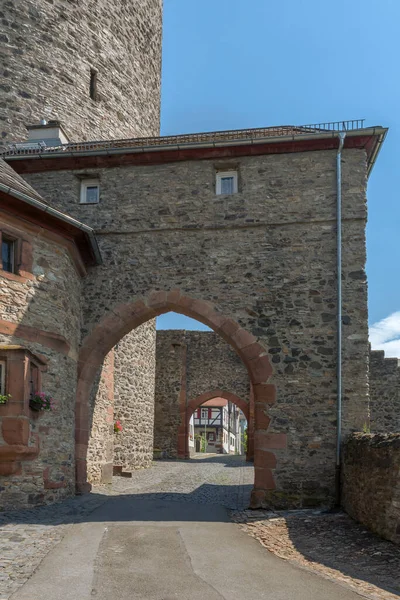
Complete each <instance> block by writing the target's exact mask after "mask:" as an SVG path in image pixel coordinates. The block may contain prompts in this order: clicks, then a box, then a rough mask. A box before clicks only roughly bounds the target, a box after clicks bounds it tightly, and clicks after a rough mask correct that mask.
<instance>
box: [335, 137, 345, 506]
mask: <svg viewBox="0 0 400 600" xmlns="http://www.w3.org/2000/svg"><path fill="white" fill-rule="evenodd" d="M345 137H346V133H345V132H340V133H339V147H338V151H337V155H336V272H337V405H336V469H335V492H336V493H335V496H336V498H335V500H336V502H335V504H336V506H337V507H338V506H340V492H341V485H340V475H341V445H342V149H343V145H344V139H345Z"/></svg>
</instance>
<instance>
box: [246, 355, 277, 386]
mask: <svg viewBox="0 0 400 600" xmlns="http://www.w3.org/2000/svg"><path fill="white" fill-rule="evenodd" d="M245 362H246V365H247V368H248V369H249V371H250V377H251V380H252V382H253V384H254V386H255V385H256V384H259V383H264V382H265V381H267V379H268V378H269V377H270V376H271V375H272V367H271V365H270V363H269V360H268V357H267V356H259V357H258V358H255V359H252V360H246V361H245Z"/></svg>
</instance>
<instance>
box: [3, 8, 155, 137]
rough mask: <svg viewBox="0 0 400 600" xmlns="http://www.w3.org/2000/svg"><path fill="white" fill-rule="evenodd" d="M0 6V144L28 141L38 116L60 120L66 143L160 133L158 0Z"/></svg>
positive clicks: (38, 118)
mask: <svg viewBox="0 0 400 600" xmlns="http://www.w3.org/2000/svg"><path fill="white" fill-rule="evenodd" d="M1 9H2V10H1V17H2V20H1V21H0V23H1V32H0V35H1V36H2V37H1V38H0V39H1V44H0V64H1V71H0V73H1V79H2V85H1V86H0V100H1V103H0V142H1V140H3V142H5V141H12V140H17V141H21V140H24V139H26V137H27V131H26V129H25V125H27V124H32V123H38V122H39V120H40V119H41V118H43V117H45V118H47V119H59V120H61V121H63V122H64V124H65V127H66V130H67V133H69V135H70V136H71V139H72V141H81V140H87V139H91V140H93V139H110V138H121V137H125V138H126V137H139V136H146V135H147V136H152V135H158V132H159V123H160V119H159V117H160V79H161V36H162V0H135V2H128V3H127V2H124V0H112V2H109V1H105V0H99V1H97V0H96V1H90V2H79V3H76V2H73V3H68V2H67V3H65V2H64V3H59V2H49V1H47V0H26V1H24V2H16V3H15V2H3V3H2V6H1ZM91 69H95V70H97V99H96V100H92V99H91V97H90V94H89V90H90V71H91Z"/></svg>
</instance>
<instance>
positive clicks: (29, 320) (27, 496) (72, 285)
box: [0, 218, 82, 510]
mask: <svg viewBox="0 0 400 600" xmlns="http://www.w3.org/2000/svg"><path fill="white" fill-rule="evenodd" d="M0 221H1V218H0ZM20 235H21V237H22V238H23V239H24V238H25V239H28V240H29V239H30V241H31V243H32V252H33V257H32V258H33V264H32V277H31V278H25V277H17V276H11V277H10V276H8V274H3V272H0V294H1V302H0V344H1V345H2V346H4V345H7V346H8V345H20V346H23V347H25V348H28V349H29V350H30V351H31V352H33V353H34V354H36V355H39V356H41V357H42V358H43V359H44V360H45V361H46V362H47V365H46V369H45V371H44V372H43V374H42V390H43V391H45V392H48V393H50V394H51V395H52V396H53V398H54V399H55V402H56V409H55V410H54V412H41V413H37V414H31V418H30V440H29V445H30V446H33V445H35V444H38V445H39V448H40V451H39V455H38V456H37V458H35V459H34V460H30V461H22V462H21V467H20V469H19V470H18V471H17V472H16V473H15V474H13V475H0V510H5V509H12V508H23V507H29V506H34V505H36V504H41V503H49V502H54V501H59V500H61V499H63V498H65V497H67V496H70V495H72V494H73V493H74V488H75V469H74V457H75V452H74V431H75V395H76V380H77V368H76V366H77V356H78V348H79V341H80V328H81V307H80V296H81V290H82V287H81V278H80V276H79V275H78V273H77V271H76V269H75V266H74V263H73V261H72V260H71V256H70V254H69V252H68V251H67V249H66V248H65V247H63V246H61V245H58V244H56V243H54V242H53V241H49V240H47V239H45V238H43V237H42V236H40V235H38V236H31V237H29V233H27V232H26V231H25V230H24V228H22V229H21V231H20ZM2 410H4V409H2ZM0 421H1V418H0ZM3 443H4V440H3V439H2V437H1V434H0V445H2V444H3ZM0 466H1V465H0Z"/></svg>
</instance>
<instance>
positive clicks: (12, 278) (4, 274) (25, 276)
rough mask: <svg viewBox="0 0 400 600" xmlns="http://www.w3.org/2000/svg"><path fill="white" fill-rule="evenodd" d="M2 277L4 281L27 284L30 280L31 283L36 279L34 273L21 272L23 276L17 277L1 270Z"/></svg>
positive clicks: (15, 274) (0, 275)
mask: <svg viewBox="0 0 400 600" xmlns="http://www.w3.org/2000/svg"><path fill="white" fill-rule="evenodd" d="M22 273H23V274H22ZM0 277H4V279H9V280H10V281H19V282H20V283H25V282H26V281H27V280H28V279H29V280H31V281H32V280H33V279H35V277H34V275H32V273H27V272H26V271H21V275H17V273H9V271H3V269H0Z"/></svg>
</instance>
